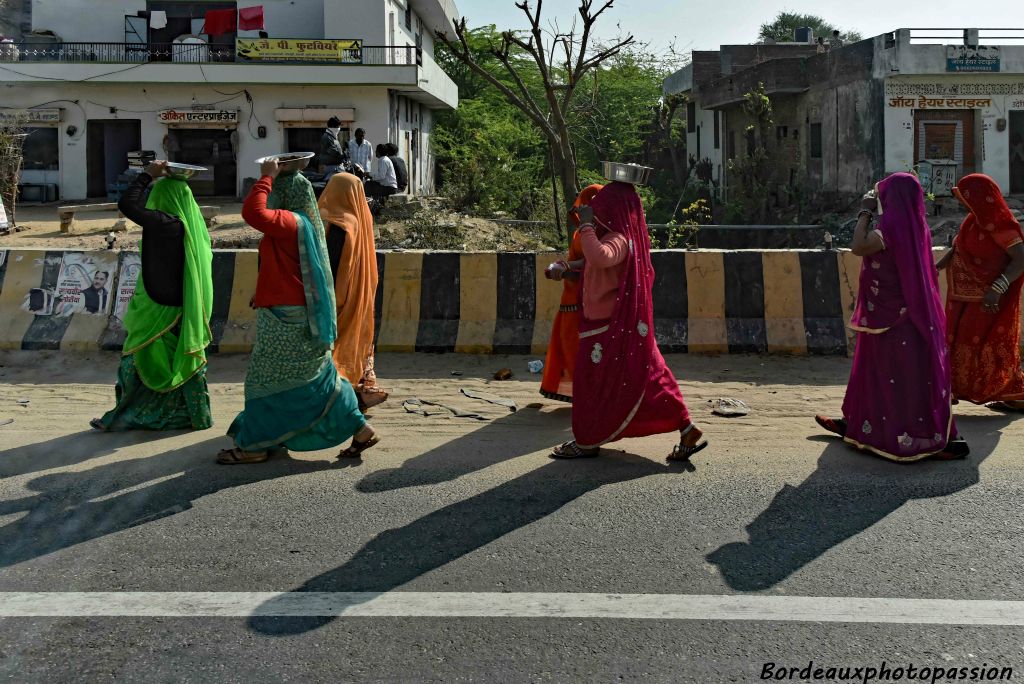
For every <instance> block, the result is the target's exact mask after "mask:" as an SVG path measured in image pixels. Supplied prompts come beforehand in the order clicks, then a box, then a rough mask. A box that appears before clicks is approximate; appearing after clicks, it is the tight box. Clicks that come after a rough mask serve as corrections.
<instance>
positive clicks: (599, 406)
mask: <svg viewBox="0 0 1024 684" xmlns="http://www.w3.org/2000/svg"><path fill="white" fill-rule="evenodd" d="M590 206H591V207H592V208H593V210H594V222H595V223H596V224H597V225H598V226H600V227H602V228H604V229H605V230H610V231H614V232H616V233H620V234H622V235H623V237H625V238H626V240H627V241H628V243H629V254H628V255H627V256H626V260H625V262H623V264H622V266H621V268H622V275H621V276H620V279H619V289H618V292H619V294H618V297H617V299H616V302H615V308H614V309H613V311H612V317H611V319H610V320H609V322H608V331H607V332H606V333H603V334H602V335H601V341H600V344H601V356H600V358H601V359H603V361H602V362H601V363H597V362H595V363H594V364H593V365H590V366H589V367H588V368H587V370H586V372H585V373H583V372H582V371H580V370H579V369H577V371H578V375H577V377H574V378H573V383H574V385H575V387H574V392H573V433H574V435H575V437H576V440H577V442H579V444H580V445H585V446H587V447H590V446H597V445H601V444H604V443H606V442H609V441H613V440H615V439H616V438H617V437H618V435H619V434H621V432H622V431H623V430H624V429H625V427H626V426H627V425H628V423H629V421H630V420H631V419H632V417H633V415H634V414H635V412H636V411H637V409H638V407H639V406H640V403H641V402H642V401H643V398H644V391H645V389H646V387H647V383H648V380H649V376H650V369H651V367H652V366H651V364H652V359H653V358H654V354H655V353H657V344H656V343H655V340H654V306H653V303H652V300H651V296H652V295H651V291H652V288H653V286H654V267H653V266H652V265H651V242H650V237H649V236H648V234H647V220H646V218H645V217H644V211H643V206H642V205H641V203H640V196H639V195H638V194H637V192H636V189H635V188H634V187H633V186H632V185H630V184H628V183H620V182H613V183H610V184H609V185H606V186H605V187H604V189H603V190H601V191H600V192H599V193H597V196H596V197H595V198H594V200H593V201H592V202H591V203H590ZM585 279H586V278H585V276H584V280H585ZM583 315H584V316H586V315H587V312H586V310H584V311H583Z"/></svg>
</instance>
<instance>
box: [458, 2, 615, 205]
mask: <svg viewBox="0 0 1024 684" xmlns="http://www.w3.org/2000/svg"><path fill="white" fill-rule="evenodd" d="M613 4H614V1H613V0H600V2H597V3H595V0H579V8H578V10H577V11H578V14H579V18H580V24H579V25H578V26H577V24H576V22H575V21H574V22H573V24H572V26H571V27H570V28H569V30H568V31H564V32H563V31H561V30H559V29H558V27H557V24H556V25H555V26H554V29H553V30H552V31H546V30H545V29H544V20H543V16H542V15H543V7H544V1H543V0H536V7H533V6H531V4H530V2H528V1H527V0H522V1H521V2H517V3H516V7H518V8H519V9H520V10H522V12H523V13H524V14H525V15H526V18H527V20H528V21H529V23H530V29H529V30H528V31H527V32H525V33H520V32H516V31H504V32H503V33H502V34H501V39H500V40H497V41H490V42H489V45H488V53H489V54H488V56H487V60H488V61H487V62H484V63H480V62H479V61H478V57H479V54H480V53H479V51H478V49H477V48H476V47H475V46H474V45H473V44H472V43H471V42H470V35H471V32H470V31H469V29H467V27H466V20H465V18H463V19H461V20H459V21H458V22H457V23H456V25H455V36H454V37H451V36H448V35H447V34H445V33H439V34H438V39H439V40H440V41H441V42H443V43H444V44H445V45H446V46H447V47H448V50H449V51H450V54H451V56H452V57H454V58H455V59H457V60H458V61H460V62H462V64H463V65H465V67H466V68H468V69H469V71H471V72H472V73H473V74H474V75H476V76H477V77H479V78H482V79H483V80H484V81H486V82H487V83H489V84H490V85H492V86H493V87H494V88H496V89H497V90H498V91H499V92H500V93H501V94H502V95H503V96H504V97H505V99H506V101H507V102H508V103H509V104H511V105H512V106H513V107H515V108H516V109H518V110H519V111H521V112H522V113H523V114H525V115H526V117H527V118H528V119H529V120H530V121H531V122H532V123H533V125H535V126H536V127H537V129H538V130H540V132H541V133H542V135H543V136H544V138H545V139H546V141H547V143H548V149H549V152H550V155H551V166H552V170H553V171H554V173H555V174H556V175H557V176H558V180H559V184H560V186H561V190H562V201H563V202H564V203H565V206H566V207H567V208H568V207H569V206H571V204H572V202H573V200H574V199H575V196H576V194H577V193H578V192H579V175H578V172H577V161H576V150H575V149H574V147H573V135H572V130H571V125H570V120H571V117H572V107H573V101H574V97H575V95H576V93H577V90H578V89H579V88H580V86H581V85H583V84H584V83H585V81H586V78H587V76H588V75H589V74H590V73H591V72H592V71H594V70H596V69H598V68H600V67H601V65H602V64H603V63H604V62H606V61H607V60H609V59H611V58H612V57H615V56H616V55H617V54H619V52H620V51H621V50H622V49H623V48H626V47H628V46H630V45H633V43H634V41H633V37H632V36H627V37H626V38H623V39H620V40H616V41H613V42H612V43H610V44H608V45H594V44H592V38H593V29H594V25H595V24H596V23H597V21H598V19H599V18H600V17H601V15H602V14H604V12H605V11H606V10H608V9H609V8H611V7H612V5H613ZM577 29H578V32H577ZM495 60H496V61H497V63H499V64H500V65H501V66H502V67H503V76H501V77H499V76H498V75H497V74H495V73H494V71H493V69H492V67H493V64H494V62H495ZM537 76H539V79H540V85H541V91H540V92H539V93H538V92H537V91H536V89H535V88H534V87H532V81H533V79H534V78H536V77H537ZM556 194H557V192H556Z"/></svg>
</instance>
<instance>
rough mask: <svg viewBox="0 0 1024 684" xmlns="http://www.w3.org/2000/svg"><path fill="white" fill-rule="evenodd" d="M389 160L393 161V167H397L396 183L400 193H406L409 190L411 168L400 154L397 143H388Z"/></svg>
mask: <svg viewBox="0 0 1024 684" xmlns="http://www.w3.org/2000/svg"><path fill="white" fill-rule="evenodd" d="M385 147H386V150H387V155H388V159H390V160H391V165H392V166H394V167H395V182H396V183H397V185H396V187H397V189H398V192H405V191H406V190H407V189H408V188H409V167H408V166H406V164H405V160H404V159H402V156H401V155H400V154H398V145H396V144H395V143H388V144H387V145H386V146H385Z"/></svg>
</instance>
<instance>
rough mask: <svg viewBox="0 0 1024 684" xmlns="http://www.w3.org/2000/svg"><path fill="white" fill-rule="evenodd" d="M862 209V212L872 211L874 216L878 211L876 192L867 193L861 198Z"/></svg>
mask: <svg viewBox="0 0 1024 684" xmlns="http://www.w3.org/2000/svg"><path fill="white" fill-rule="evenodd" d="M860 208H861V211H870V212H871V213H872V214H874V213H875V212H876V211H878V198H877V197H875V193H874V191H871V192H867V193H865V194H864V196H863V197H861V198H860Z"/></svg>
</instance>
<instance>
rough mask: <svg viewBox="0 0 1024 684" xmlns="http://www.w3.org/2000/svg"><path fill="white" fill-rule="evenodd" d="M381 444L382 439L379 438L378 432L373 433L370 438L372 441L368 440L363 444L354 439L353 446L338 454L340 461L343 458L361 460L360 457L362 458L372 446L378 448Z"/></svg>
mask: <svg viewBox="0 0 1024 684" xmlns="http://www.w3.org/2000/svg"><path fill="white" fill-rule="evenodd" d="M379 442H380V437H378V436H377V433H376V432H375V433H373V435H371V436H370V439H368V440H366V441H365V442H361V441H359V440H358V439H356V438H355V437H353V438H352V445H351V446H349V448H348V449H345V450H344V451H341V452H340V453H339V454H338V459H339V460H340V459H343V458H359V457H360V456H362V453H363V452H364V451H366V450H367V449H369V448H370V447H372V446H376V445H377V444H378V443H379Z"/></svg>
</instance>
